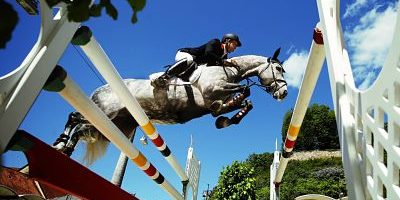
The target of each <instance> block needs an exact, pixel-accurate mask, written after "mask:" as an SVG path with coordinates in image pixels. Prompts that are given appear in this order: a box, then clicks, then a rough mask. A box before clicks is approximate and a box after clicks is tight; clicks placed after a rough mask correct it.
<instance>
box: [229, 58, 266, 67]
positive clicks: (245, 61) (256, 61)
mask: <svg viewBox="0 0 400 200" xmlns="http://www.w3.org/2000/svg"><path fill="white" fill-rule="evenodd" d="M231 59H232V60H234V61H236V62H237V63H238V64H240V65H241V66H243V67H247V66H250V65H261V64H263V63H266V62H268V58H267V57H264V56H257V55H243V56H237V57H232V58H231Z"/></svg>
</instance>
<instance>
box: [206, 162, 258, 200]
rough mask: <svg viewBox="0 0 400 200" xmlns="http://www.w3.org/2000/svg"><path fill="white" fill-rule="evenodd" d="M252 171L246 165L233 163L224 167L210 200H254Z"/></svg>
mask: <svg viewBox="0 0 400 200" xmlns="http://www.w3.org/2000/svg"><path fill="white" fill-rule="evenodd" d="M253 176H254V169H253V168H251V167H250V166H249V165H248V164H246V163H243V162H238V161H235V162H233V164H232V165H230V166H227V167H224V169H223V171H222V172H221V175H220V177H219V179H218V185H217V186H216V187H215V188H214V190H213V192H212V194H211V199H227V200H251V199H256V191H255V178H254V177H253Z"/></svg>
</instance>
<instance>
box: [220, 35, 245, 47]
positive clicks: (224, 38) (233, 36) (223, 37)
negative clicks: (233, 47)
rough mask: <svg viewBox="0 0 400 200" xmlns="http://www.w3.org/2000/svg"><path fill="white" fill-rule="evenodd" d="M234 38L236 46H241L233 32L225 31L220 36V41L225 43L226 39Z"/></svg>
mask: <svg viewBox="0 0 400 200" xmlns="http://www.w3.org/2000/svg"><path fill="white" fill-rule="evenodd" d="M228 39H229V40H235V41H236V42H237V43H238V45H237V46H238V47H240V46H242V43H241V42H240V40H239V36H238V35H236V34H234V33H227V34H225V35H224V36H222V42H223V43H225V42H226V40H228Z"/></svg>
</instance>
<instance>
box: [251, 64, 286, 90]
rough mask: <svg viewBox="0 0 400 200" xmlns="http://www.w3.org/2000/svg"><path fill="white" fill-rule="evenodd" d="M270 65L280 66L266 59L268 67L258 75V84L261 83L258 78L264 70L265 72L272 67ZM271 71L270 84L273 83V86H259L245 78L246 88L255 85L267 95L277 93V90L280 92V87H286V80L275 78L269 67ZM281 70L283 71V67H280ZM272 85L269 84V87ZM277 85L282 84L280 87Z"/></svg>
mask: <svg viewBox="0 0 400 200" xmlns="http://www.w3.org/2000/svg"><path fill="white" fill-rule="evenodd" d="M272 63H279V65H280V66H281V63H280V62H278V61H274V60H271V59H268V65H267V67H265V68H264V69H263V70H261V71H260V72H259V73H258V79H259V82H261V81H260V76H261V74H262V73H264V72H265V70H267V69H268V68H270V66H271V65H272ZM281 67H282V66H281ZM271 70H272V79H273V81H272V83H275V85H274V86H265V85H261V84H259V83H256V82H255V81H253V80H251V79H250V78H246V80H247V87H251V86H253V85H255V86H258V87H260V88H261V89H262V90H264V91H266V92H267V93H269V94H274V93H275V92H277V91H278V90H280V89H281V88H282V87H284V86H287V82H286V80H284V79H278V78H276V75H275V71H274V70H273V69H272V67H271ZM282 70H283V67H282ZM272 83H271V84H269V85H272ZM278 83H284V84H282V85H280V86H279V84H278Z"/></svg>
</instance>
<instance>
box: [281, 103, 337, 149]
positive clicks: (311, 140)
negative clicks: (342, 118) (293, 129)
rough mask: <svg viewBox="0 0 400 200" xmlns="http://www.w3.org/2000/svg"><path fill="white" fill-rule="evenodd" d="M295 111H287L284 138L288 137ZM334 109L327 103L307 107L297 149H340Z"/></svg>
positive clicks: (284, 120)
mask: <svg viewBox="0 0 400 200" xmlns="http://www.w3.org/2000/svg"><path fill="white" fill-rule="evenodd" d="M292 113H293V111H288V112H286V114H285V116H284V119H283V125H282V140H283V141H284V140H285V138H286V133H287V130H288V128H289V124H290V119H291V117H292ZM339 148H340V143H339V136H338V133H337V126H336V118H335V113H334V111H332V110H330V109H329V107H328V106H326V105H317V104H313V105H312V106H311V107H309V108H308V109H307V112H306V114H305V116H304V120H303V124H302V126H301V128H300V132H299V135H298V137H297V141H296V146H295V149H294V150H295V151H304V150H324V149H339Z"/></svg>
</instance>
